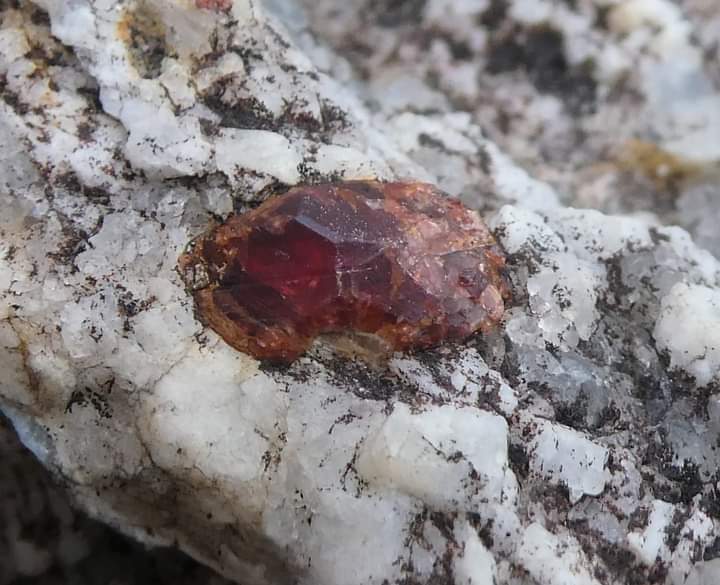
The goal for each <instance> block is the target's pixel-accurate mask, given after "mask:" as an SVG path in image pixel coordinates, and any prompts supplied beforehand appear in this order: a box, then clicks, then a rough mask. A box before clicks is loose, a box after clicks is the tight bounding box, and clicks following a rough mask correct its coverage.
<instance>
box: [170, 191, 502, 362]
mask: <svg viewBox="0 0 720 585" xmlns="http://www.w3.org/2000/svg"><path fill="white" fill-rule="evenodd" d="M504 269H505V258H504V256H503V253H502V251H501V249H500V247H499V246H498V245H497V243H496V242H495V239H494V238H493V236H492V234H491V233H490V231H489V230H488V228H487V226H486V225H485V224H484V223H483V221H482V220H481V219H480V217H479V215H478V214H477V213H476V212H474V211H471V210H470V209H467V208H466V207H464V206H463V205H462V204H461V203H460V202H458V201H456V200H453V199H450V198H448V197H447V196H446V195H444V194H443V193H442V192H441V191H439V190H437V189H436V188H435V187H433V186H432V185H428V184H425V183H409V182H408V183H380V182H376V181H350V182H344V183H330V184H325V185H312V186H300V187H296V188H294V189H292V190H290V191H288V192H287V193H285V194H283V195H279V196H276V197H273V198H271V199H269V200H268V201H266V202H265V203H263V204H262V205H261V206H260V207H258V208H257V209H255V210H253V211H250V212H248V213H245V214H242V215H235V216H231V217H230V218H229V219H228V220H227V221H226V222H225V223H224V224H222V225H220V226H218V227H216V228H214V229H212V230H211V231H210V232H209V233H207V234H205V235H204V236H202V237H200V238H198V239H196V240H194V241H193V242H192V243H191V245H190V246H189V247H188V250H187V252H186V253H185V254H183V255H182V256H181V258H180V270H181V274H182V275H183V277H184V278H185V281H186V282H187V284H188V286H189V287H190V288H191V289H192V290H193V291H194V296H195V301H196V303H197V307H198V313H199V316H200V318H201V319H202V320H203V321H204V322H206V323H207V324H208V325H209V326H210V327H212V329H214V330H215V331H216V332H217V333H218V334H219V335H220V336H221V337H222V338H223V339H225V341H227V342H228V343H229V344H230V345H232V346H233V347H235V348H237V349H239V350H241V351H244V352H247V353H250V354H252V355H253V356H255V357H257V358H266V359H277V360H283V361H291V360H293V359H295V358H297V357H298V356H299V355H301V354H302V353H303V352H304V351H305V350H306V349H307V348H308V347H309V346H310V344H311V343H312V341H313V339H314V338H315V337H317V336H318V335H321V334H326V333H327V334H337V333H343V332H356V333H359V334H362V335H365V336H366V335H367V334H371V335H373V336H377V337H379V338H380V339H381V340H384V342H386V344H387V345H388V346H389V348H390V349H392V350H397V351H402V350H408V349H413V348H424V347H429V346H433V345H436V344H438V343H440V342H442V341H443V340H446V339H450V340H461V339H463V338H465V337H467V336H468V335H470V334H471V333H473V332H475V331H478V330H479V331H488V330H490V329H492V328H494V327H495V326H496V325H497V323H498V322H499V321H500V319H501V318H502V315H503V312H504V308H505V307H504V300H507V299H508V298H509V287H508V284H507V281H506V278H505V274H504Z"/></svg>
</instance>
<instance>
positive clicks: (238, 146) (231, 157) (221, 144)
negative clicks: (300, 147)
mask: <svg viewBox="0 0 720 585" xmlns="http://www.w3.org/2000/svg"><path fill="white" fill-rule="evenodd" d="M215 148H216V151H215V160H216V163H217V167H218V169H219V170H220V171H222V172H223V173H225V174H226V175H227V176H228V177H229V178H231V179H232V178H234V176H235V175H236V173H238V172H240V171H242V169H248V170H250V171H254V172H257V173H264V174H267V175H270V176H272V177H275V178H277V179H278V180H280V181H282V182H283V183H288V184H290V185H293V184H295V183H297V182H298V181H299V180H300V173H299V171H298V165H299V164H300V163H301V162H302V158H301V157H300V155H299V154H298V153H297V152H296V150H295V149H294V147H293V146H292V145H291V144H290V141H289V140H288V139H287V138H285V137H284V136H281V135H280V134H276V133H274V132H267V131H265V130H238V129H235V128H226V129H224V130H222V131H221V133H220V136H219V137H218V139H217V140H216V142H215Z"/></svg>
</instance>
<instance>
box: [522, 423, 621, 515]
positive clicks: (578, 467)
mask: <svg viewBox="0 0 720 585" xmlns="http://www.w3.org/2000/svg"><path fill="white" fill-rule="evenodd" d="M537 425H538V427H539V428H538V429H537V431H536V434H535V437H534V438H533V439H532V440H531V441H530V461H531V467H532V469H533V470H534V471H535V472H536V473H538V474H540V475H542V476H544V477H546V478H547V479H548V481H550V482H551V483H554V484H560V485H564V486H566V487H567V488H568V491H569V492H570V501H571V502H573V503H575V502H577V501H579V500H580V498H582V497H583V496H584V495H590V496H598V495H600V494H601V493H602V492H603V490H604V489H605V483H606V482H607V481H608V479H609V477H610V474H609V472H608V471H607V470H606V469H605V464H606V463H607V458H608V451H607V449H606V448H604V447H602V446H601V445H598V444H597V443H594V442H592V441H590V440H589V439H588V438H587V437H585V436H583V434H582V433H579V432H577V431H575V430H573V429H569V428H567V427H564V426H562V425H557V424H553V423H550V422H547V421H538V422H537Z"/></svg>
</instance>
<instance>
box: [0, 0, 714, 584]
mask: <svg viewBox="0 0 720 585" xmlns="http://www.w3.org/2000/svg"><path fill="white" fill-rule="evenodd" d="M347 5H348V6H350V8H346V7H345V4H342V5H339V4H338V3H330V2H310V1H308V2H307V6H305V7H303V6H302V5H301V4H299V3H296V2H280V1H277V0H275V1H273V0H268V2H267V4H266V5H261V4H260V3H258V2H253V1H250V0H244V1H243V0H235V1H234V2H231V1H229V0H227V1H223V2H204V1H199V0H198V1H197V2H190V1H189V0H145V1H139V0H138V1H135V2H131V1H127V2H114V1H111V0H77V1H74V2H64V1H59V0H57V1H55V0H38V2H36V3H35V4H31V3H29V2H22V1H20V2H4V3H1V4H0V7H2V12H1V13H0V90H1V92H2V95H1V97H2V100H1V101H0V180H1V182H0V207H1V208H2V210H3V213H2V214H0V371H1V372H2V376H1V377H0V406H1V408H2V410H3V412H4V413H5V414H6V416H8V417H9V419H10V420H11V421H12V423H13V425H14V427H15V429H16V431H17V433H18V435H19V437H20V439H21V440H22V442H23V443H24V444H25V445H26V446H27V447H28V448H29V449H31V450H32V452H33V453H34V454H35V456H37V458H38V459H39V460H40V461H41V462H42V463H43V464H44V465H45V466H47V467H48V468H49V469H51V470H52V471H53V472H54V473H55V474H56V476H57V477H58V478H59V480H60V481H61V482H62V483H63V484H64V486H65V487H66V488H67V489H68V490H69V492H70V493H71V494H72V496H73V499H74V501H75V502H76V503H77V504H78V505H80V506H81V507H83V508H84V509H85V510H86V511H87V512H89V513H90V514H91V515H92V516H94V517H97V518H99V519H102V520H103V521H104V522H106V523H108V524H111V525H113V526H115V527H117V528H119V529H120V530H122V531H123V532H125V533H127V534H129V535H131V536H134V537H136V538H138V539H140V540H142V541H144V542H146V543H150V544H153V543H165V544H175V545H177V546H178V547H179V548H181V549H182V550H184V551H186V552H188V553H190V554H191V555H192V556H193V557H195V558H196V559H199V560H200V561H201V562H203V563H206V564H208V565H209V566H211V567H213V568H215V569H217V570H219V571H220V572H222V573H223V574H225V575H226V576H228V577H230V578H232V579H235V580H236V581H238V582H240V583H244V584H270V583H272V584H273V585H275V584H281V583H302V584H306V583H307V584H317V585H324V584H328V585H345V584H347V585H355V584H369V583H403V584H410V583H413V584H414V583H458V584H459V583H463V584H468V583H470V584H486V583H493V582H494V583H497V584H498V585H500V584H508V585H560V584H562V585H609V584H616V583H617V584H620V583H622V584H625V583H629V584H634V583H637V584H648V583H650V584H652V583H669V584H673V585H701V584H704V583H716V582H718V580H720V560H718V557H719V556H720V526H719V525H718V522H719V521H720V500H718V495H717V485H718V481H719V480H720V477H719V476H718V471H717V470H718V467H719V465H718V464H719V463H720V461H719V460H720V454H719V453H718V451H717V445H718V441H719V439H720V388H719V387H718V382H719V376H720V352H719V350H718V341H719V340H718V334H717V331H718V330H719V327H720V262H718V260H717V258H716V257H715V256H713V254H712V252H714V253H715V254H717V253H718V248H717V242H718V240H717V234H716V232H715V231H714V226H715V225H716V220H713V219H712V218H717V197H715V196H714V195H716V194H717V181H716V180H715V179H714V177H715V175H714V173H716V172H717V160H718V154H719V152H720V139H718V136H719V134H718V132H717V130H718V124H719V122H718V120H717V113H718V112H720V109H719V108H718V107H717V104H718V101H719V100H720V91H719V90H718V84H719V83H720V79H719V77H720V76H719V75H718V71H717V59H716V58H713V54H714V55H717V45H716V42H717V35H714V34H713V31H717V26H718V20H717V16H716V15H715V13H714V12H713V11H712V3H704V2H702V1H701V0H688V1H687V2H684V3H671V2H669V0H633V1H632V2H622V3H621V2H610V1H607V2H605V1H598V2H595V3H590V2H589V1H585V0H577V1H575V2H566V1H563V2H550V1H544V0H536V1H533V2H529V1H522V0H516V1H514V2H512V3H510V2H506V1H503V0H474V1H470V0H466V1H462V2H447V1H440V0H405V1H403V2H398V3H383V2H379V1H377V0H369V1H367V2H357V3H352V4H351V3H347ZM338 6H341V9H337V7H338ZM332 7H336V9H334V10H331V8H332ZM707 15H709V16H707ZM714 43H715V44H714ZM591 56H592V58H593V59H594V60H595V64H594V65H593V64H592V63H590V62H588V61H587V60H588V59H590V58H591ZM669 113H671V114H672V116H668V114H669ZM616 147H617V148H620V149H621V152H622V153H623V154H622V155H621V156H619V157H616V158H613V159H611V158H609V157H610V154H609V153H611V152H612V150H613V148H616ZM622 149H629V150H622ZM511 157H512V158H511ZM513 159H514V160H515V161H516V162H513ZM519 165H523V166H519ZM523 167H524V169H525V170H524V169H523ZM526 170H527V171H530V174H532V175H535V176H536V177H539V178H540V179H542V180H539V179H538V178H531V176H530V175H529V174H528V173H527V172H526ZM590 171H592V172H593V173H597V174H591V175H587V174H586V173H587V172H590ZM588 176H590V177H591V178H592V180H590V179H588ZM368 177H379V178H386V179H390V178H399V179H402V178H412V179H415V180H428V181H431V182H434V183H436V184H438V185H439V186H440V187H441V188H443V189H444V190H446V191H448V192H450V193H452V194H453V195H456V196H458V197H460V198H462V200H463V201H464V202H465V203H466V204H468V205H470V206H471V207H475V208H478V209H481V210H483V212H484V214H485V217H486V219H487V220H488V223H489V224H490V226H491V228H493V229H494V231H495V234H496V237H497V238H498V240H499V241H500V242H501V243H502V245H503V246H504V247H505V249H506V251H507V252H508V254H509V258H510V261H509V265H510V273H511V277H512V286H513V298H514V299H515V306H514V307H512V308H511V309H510V310H509V311H508V315H507V318H506V320H505V324H504V329H503V330H502V331H501V332H499V333H498V334H496V335H490V336H484V337H476V338H473V339H471V340H470V341H469V342H467V343H465V344H462V345H447V346H444V347H442V348H439V349H435V350H431V351H426V352H423V353H417V354H414V355H409V354H398V355H396V356H395V357H394V358H393V359H392V360H391V361H390V363H389V366H388V368H387V370H386V371H384V372H382V373H380V374H378V373H377V372H375V371H372V370H370V369H368V367H366V366H365V365H363V364H362V363H355V362H353V361H351V360H347V359H344V358H342V357H339V356H337V355H335V354H333V353H332V351H331V350H330V349H329V348H328V347H326V346H323V345H322V344H318V345H317V346H315V347H314V348H313V350H312V351H311V353H309V354H308V355H307V357H305V358H303V359H301V360H298V361H297V362H295V363H294V364H293V365H292V366H290V367H287V368H274V367H270V366H268V365H267V364H263V363H259V362H257V361H255V360H253V359H251V358H250V357H248V356H246V355H244V354H241V353H239V352H236V351H234V350H232V349H231V348H229V347H228V346H227V345H225V344H224V343H223V342H222V341H221V340H220V339H219V338H218V337H217V336H215V335H214V334H213V333H212V332H211V331H208V330H204V329H203V327H202V326H201V324H200V323H199V322H198V321H197V320H196V319H195V318H194V315H193V312H192V302H191V299H190V297H189V296H188V294H187V293H186V291H185V290H184V288H183V286H182V283H181V280H180V278H179V276H178V274H177V273H176V272H175V270H174V268H175V265H176V262H177V258H178V256H179V254H180V253H181V251H182V249H183V247H184V245H185V244H186V243H187V242H188V241H189V240H190V239H191V238H192V237H195V236H197V235H198V234H200V233H202V232H203V231H204V230H205V229H206V228H207V226H208V223H209V222H210V221H211V220H212V219H222V218H224V217H226V216H227V215H228V214H229V213H230V212H232V211H233V210H236V211H239V210H242V209H245V208H246V207H247V206H252V205H255V204H256V203H257V202H258V201H260V200H262V199H263V198H264V197H265V196H266V194H267V193H268V191H269V190H270V189H271V188H273V187H275V186H280V185H283V186H284V185H292V184H296V183H298V182H303V181H310V182H313V181H327V180H331V179H338V178H348V179H353V178H368ZM630 179H633V180H630ZM618 186H621V187H622V188H619V187H618ZM567 202H570V203H573V204H575V205H584V206H589V207H597V208H599V209H601V210H605V211H612V212H614V213H617V214H618V215H605V214H603V213H602V212H601V211H597V210H593V209H574V208H569V207H564V206H563V205H562V204H561V203H567ZM713 214H715V215H713ZM676 221H677V222H680V223H681V224H682V225H684V226H685V227H687V228H689V229H690V230H691V233H692V235H693V236H694V237H695V238H696V240H697V241H698V242H699V243H700V244H701V245H702V246H698V245H697V244H696V243H694V241H693V239H692V237H691V235H689V234H688V232H686V231H684V230H683V229H681V228H679V227H673V225H672V224H673V223H675V222H676ZM703 247H704V248H703ZM707 250H710V251H707Z"/></svg>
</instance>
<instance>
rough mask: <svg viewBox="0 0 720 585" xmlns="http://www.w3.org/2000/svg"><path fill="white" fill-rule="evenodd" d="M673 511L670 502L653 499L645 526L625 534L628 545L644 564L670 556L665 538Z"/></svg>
mask: <svg viewBox="0 0 720 585" xmlns="http://www.w3.org/2000/svg"><path fill="white" fill-rule="evenodd" d="M674 513H675V506H673V505H672V504H670V503H668V502H663V501H662V500H654V501H653V503H652V508H651V510H650V515H649V517H648V524H647V527H646V528H645V529H644V530H643V531H642V532H631V533H629V534H628V535H627V540H628V543H629V544H630V547H631V548H632V550H633V551H634V552H635V554H636V555H637V556H638V558H639V559H640V560H641V561H642V562H643V563H645V564H646V565H652V564H653V563H654V562H655V561H656V559H661V560H668V559H669V558H670V549H669V547H668V545H667V542H666V540H665V539H666V537H667V529H668V527H669V526H670V522H671V521H672V518H673V514H674Z"/></svg>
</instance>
